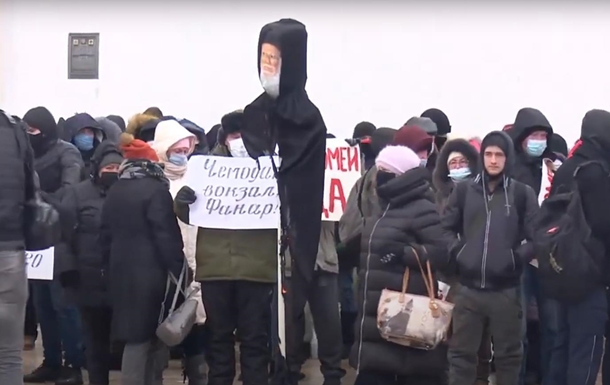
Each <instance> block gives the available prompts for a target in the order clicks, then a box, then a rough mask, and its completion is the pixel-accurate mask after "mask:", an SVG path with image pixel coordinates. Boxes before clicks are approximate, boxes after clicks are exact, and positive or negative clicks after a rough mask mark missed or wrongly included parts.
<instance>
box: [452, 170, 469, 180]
mask: <svg viewBox="0 0 610 385" xmlns="http://www.w3.org/2000/svg"><path fill="white" fill-rule="evenodd" d="M470 173H471V172H470V167H460V168H456V169H453V170H449V178H451V179H452V180H453V181H454V182H461V181H463V180H464V179H466V178H468V177H469V176H470Z"/></svg>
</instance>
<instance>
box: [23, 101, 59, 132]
mask: <svg viewBox="0 0 610 385" xmlns="http://www.w3.org/2000/svg"><path fill="white" fill-rule="evenodd" d="M23 121H24V122H26V123H27V125H28V126H30V127H32V128H37V129H39V130H40V133H41V134H42V135H44V137H45V138H47V139H54V138H58V137H59V135H58V132H57V123H56V122H55V118H54V117H53V114H51V112H50V111H49V110H48V109H46V108H45V107H35V108H32V109H31V110H29V111H28V112H26V113H25V115H24V116H23Z"/></svg>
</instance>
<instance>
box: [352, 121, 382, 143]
mask: <svg viewBox="0 0 610 385" xmlns="http://www.w3.org/2000/svg"><path fill="white" fill-rule="evenodd" d="M376 129H377V127H375V125H374V124H373V123H370V122H360V123H358V124H356V127H354V134H353V135H352V138H354V139H355V138H362V137H365V136H371V135H373V132H375V130H376Z"/></svg>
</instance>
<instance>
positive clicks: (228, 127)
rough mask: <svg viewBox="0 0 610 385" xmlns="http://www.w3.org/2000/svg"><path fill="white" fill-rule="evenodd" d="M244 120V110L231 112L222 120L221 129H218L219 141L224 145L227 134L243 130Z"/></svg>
mask: <svg viewBox="0 0 610 385" xmlns="http://www.w3.org/2000/svg"><path fill="white" fill-rule="evenodd" d="M243 121H244V112H243V111H242V110H237V111H233V112H229V113H228V114H226V115H225V116H223V117H222V119H221V120H220V129H219V130H218V143H220V144H221V145H223V146H224V144H225V141H226V140H227V135H229V134H235V133H238V132H240V131H241V129H242V127H243Z"/></svg>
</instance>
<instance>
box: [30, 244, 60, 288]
mask: <svg viewBox="0 0 610 385" xmlns="http://www.w3.org/2000/svg"><path fill="white" fill-rule="evenodd" d="M54 262H55V250H54V248H53V247H51V248H50V249H46V250H40V251H26V252H25V264H26V265H27V269H28V279H42V280H46V281H50V280H52V279H53V267H54Z"/></svg>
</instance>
